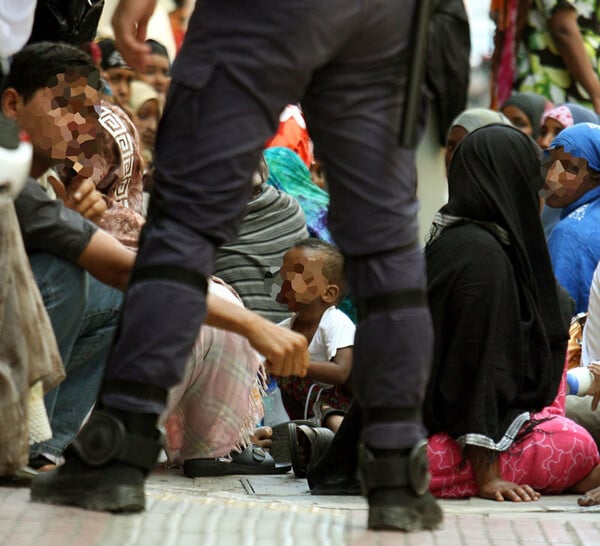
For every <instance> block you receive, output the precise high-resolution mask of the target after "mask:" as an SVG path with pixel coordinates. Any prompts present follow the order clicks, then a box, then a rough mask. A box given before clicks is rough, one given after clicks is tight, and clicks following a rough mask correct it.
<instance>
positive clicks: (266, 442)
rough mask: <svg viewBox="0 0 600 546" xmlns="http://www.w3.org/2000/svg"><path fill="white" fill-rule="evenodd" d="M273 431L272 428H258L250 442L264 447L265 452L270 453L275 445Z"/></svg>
mask: <svg viewBox="0 0 600 546" xmlns="http://www.w3.org/2000/svg"><path fill="white" fill-rule="evenodd" d="M272 436H273V429H272V428H271V427H258V428H255V429H254V432H253V433H252V435H251V436H250V441H251V442H252V443H253V444H254V445H257V446H258V447H262V448H263V449H264V450H265V451H269V450H270V449H271V446H272V445H273V440H272V439H271V438H272Z"/></svg>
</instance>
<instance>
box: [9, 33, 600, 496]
mask: <svg viewBox="0 0 600 546" xmlns="http://www.w3.org/2000/svg"><path fill="white" fill-rule="evenodd" d="M149 47H150V48H151V52H152V63H151V65H150V66H149V67H148V69H147V71H146V72H145V73H143V74H142V73H138V72H136V71H135V70H134V69H132V68H131V67H129V66H128V65H127V64H126V63H125V61H124V60H123V58H122V57H121V55H120V54H119V52H118V50H117V49H116V48H115V45H114V42H113V41H112V40H111V39H110V38H104V39H102V40H98V48H91V47H90V46H89V45H88V46H87V48H80V47H76V46H74V45H66V44H57V43H49V42H40V43H34V44H30V45H27V46H25V47H24V48H23V49H22V50H21V51H20V52H18V53H16V54H15V56H14V57H13V60H12V64H11V72H10V73H9V74H8V75H7V76H6V77H5V78H4V81H3V87H2V96H1V106H2V116H3V117H2V120H0V121H2V123H4V122H6V123H12V124H13V126H18V127H20V129H22V130H23V131H25V132H27V134H28V135H29V139H30V141H31V146H32V148H33V158H32V161H31V165H28V167H27V169H26V172H24V173H23V175H22V179H23V180H24V181H25V184H24V188H23V190H21V191H20V193H19V195H18V196H15V200H14V204H13V203H12V202H10V203H5V204H1V205H0V207H1V208H0V237H1V238H2V241H3V255H5V256H7V257H8V258H9V259H8V260H3V261H2V264H1V267H0V277H1V278H3V279H5V280H7V279H10V278H13V277H14V278H16V279H17V281H16V282H14V283H13V282H8V281H7V282H3V283H2V287H3V288H2V290H3V291H4V292H3V294H2V297H1V300H0V301H1V302H2V314H1V316H2V319H1V320H0V356H1V355H3V354H7V352H9V351H14V352H16V353H17V354H19V355H20V356H19V359H18V361H19V362H20V365H19V366H16V367H14V368H13V369H11V370H9V377H8V378H6V379H5V380H6V381H8V382H12V383H13V384H14V385H15V389H13V390H14V392H15V393H16V395H17V396H16V397H15V399H13V400H3V401H2V405H1V406H0V423H2V425H3V426H2V427H0V429H1V430H2V433H1V434H4V435H6V437H4V436H3V441H2V446H7V447H3V449H2V450H1V452H0V474H2V475H12V474H14V473H15V472H17V471H19V470H22V469H23V468H26V469H28V471H29V472H31V473H43V472H46V471H49V470H51V469H53V468H54V467H56V466H60V465H61V463H62V462H63V461H62V454H63V452H64V451H65V450H66V449H67V447H68V445H69V443H70V442H71V441H72V439H73V438H74V437H75V436H76V434H77V432H78V431H79V429H80V428H81V426H82V424H83V423H84V421H85V419H86V416H87V415H88V414H89V412H90V410H91V409H92V407H93V405H94V402H95V400H96V396H97V393H98V390H99V389H100V385H101V383H102V380H103V371H104V367H105V364H106V361H107V358H108V354H109V351H110V348H111V342H112V338H113V335H114V333H115V330H116V328H117V325H118V321H119V315H120V308H121V304H122V301H123V291H124V290H125V288H126V287H127V283H128V277H129V274H130V272H131V270H132V267H133V264H134V261H135V256H136V252H137V248H138V241H139V238H140V237H141V236H143V226H144V223H145V215H146V210H147V208H146V206H145V204H144V203H145V202H146V203H147V201H148V199H149V200H150V205H149V206H150V207H152V206H153V199H155V198H156V197H155V196H152V169H153V158H154V150H153V147H154V144H155V135H156V129H157V126H158V123H159V121H160V116H161V112H162V109H163V103H164V97H165V94H166V92H167V89H168V85H169V67H170V59H169V56H168V54H167V52H166V49H165V48H164V47H163V46H162V45H161V44H160V43H158V42H156V41H154V40H150V41H149ZM96 49H98V50H99V51H100V53H101V58H100V59H97V62H95V61H94V60H93V59H92V58H91V57H90V56H89V55H88V54H87V53H86V52H85V51H84V50H88V51H89V50H94V51H95V50H96ZM513 125H514V127H513ZM13 132H14V131H13ZM0 146H2V147H3V148H9V147H11V146H13V144H11V143H10V142H9V141H6V142H5V141H4V140H0ZM316 157H318V150H314V149H313V145H312V142H311V141H310V127H307V126H306V122H305V120H304V118H303V116H302V109H301V105H289V106H288V108H286V109H285V110H284V112H282V117H281V120H280V126H279V128H278V131H277V133H276V134H275V135H274V137H273V139H271V140H270V141H269V142H267V143H265V152H264V154H263V159H262V161H261V164H260V165H257V167H256V173H255V176H254V180H253V181H252V182H251V181H248V182H249V201H248V207H247V210H246V214H245V216H244V218H243V220H242V223H241V227H240V232H239V235H238V237H237V238H236V239H235V240H232V241H230V242H229V243H227V244H225V245H223V246H222V247H221V248H220V249H219V252H218V254H217V259H216V270H215V272H214V273H215V276H214V277H212V278H211V279H210V281H209V294H210V295H209V299H208V317H207V320H206V324H205V325H203V326H202V327H201V329H200V331H199V332H198V334H197V338H196V343H195V347H194V351H193V353H192V354H190V355H189V364H188V367H187V370H186V374H185V378H184V380H183V382H182V383H181V384H180V385H179V386H178V387H177V388H175V389H173V390H172V391H171V392H170V396H169V403H168V407H167V410H166V411H165V413H164V415H163V416H162V424H163V425H164V427H165V430H166V443H165V458H164V459H165V464H167V465H169V466H171V467H177V468H181V469H182V471H183V472H184V474H185V475H187V476H190V477H194V476H206V475H210V476H220V475H225V474H232V473H244V474H250V473H257V474H268V473H279V472H286V471H288V470H289V469H290V467H291V466H292V463H293V468H294V472H295V473H296V475H297V476H299V477H304V476H307V477H308V482H309V487H310V488H311V490H312V491H313V493H328V494H331V493H332V492H335V493H338V494H356V493H357V492H358V491H359V488H358V483H357V480H356V450H357V443H358V438H359V436H360V428H361V408H360V407H359V405H358V403H357V402H356V401H355V400H353V398H352V389H351V388H350V386H351V375H352V347H353V344H354V335H355V322H356V314H355V310H353V309H352V303H351V299H352V295H351V294H350V295H348V294H346V291H345V281H344V274H343V259H342V256H341V254H340V253H339V251H338V250H337V249H336V247H335V241H333V239H332V238H331V235H330V233H329V230H328V228H327V211H328V205H329V195H328V193H327V184H326V165H325V166H322V165H321V164H320V163H319V162H318V160H316V159H315V158H316ZM598 158H600V122H599V120H598V118H597V116H596V114H595V113H594V112H593V111H591V110H588V109H586V108H584V107H582V106H579V105H574V104H571V103H567V104H561V105H556V106H555V105H553V104H551V103H550V102H549V101H547V100H546V99H545V98H543V97H540V96H537V95H534V94H533V93H515V94H514V95H513V96H512V97H510V99H509V100H508V101H506V102H505V104H504V105H503V106H502V108H501V112H495V111H491V110H484V109H476V110H467V111H465V112H463V113H462V114H461V115H460V116H458V117H457V118H456V119H455V120H454V122H453V123H452V126H451V128H450V131H449V134H448V141H447V147H446V167H447V176H448V190H449V200H448V204H447V205H446V206H444V207H443V208H442V209H441V210H440V211H439V213H438V214H437V215H436V217H435V219H434V223H433V225H432V228H431V234H430V238H429V240H428V242H427V244H426V247H425V250H424V251H425V255H426V258H427V268H428V278H429V284H428V289H429V298H430V307H431V313H432V319H433V324H434V332H435V345H434V355H433V362H434V366H433V371H432V375H431V378H430V382H429V388H428V391H427V397H426V400H425V404H424V407H423V416H424V423H425V426H426V427H427V429H428V431H429V434H430V437H429V443H428V446H427V454H428V458H429V464H430V469H431V473H432V481H431V485H430V491H431V493H432V494H433V495H434V496H438V497H445V498H456V497H467V496H472V495H479V496H481V497H484V498H488V499H492V500H498V501H500V500H509V501H535V500H537V499H538V498H539V497H540V495H541V494H546V493H559V492H575V493H580V494H583V495H584V496H583V497H582V499H581V500H580V502H581V504H587V505H589V504H600V455H599V453H598V447H597V442H599V443H600V440H599V438H600V432H598V431H600V419H599V418H598V417H596V413H595V412H596V408H597V407H598V402H599V401H600V364H598V365H596V364H595V363H594V362H595V361H596V360H598V358H599V357H600V349H596V346H598V347H600V327H599V326H598V325H599V324H600V306H599V304H598V298H599V295H598V294H599V293H600V289H599V285H600V267H599V265H598V264H599V262H600V246H599V245H600V242H599V241H600V237H598V236H599V235H600V233H598V232H597V231H598V230H600V228H597V227H596V226H597V225H599V222H598V219H597V218H596V216H597V215H598V214H600V213H598V212H597V211H598V210H600V209H598V207H600V205H599V204H598V203H600V201H599V200H598V199H599V197H600V161H599V159H598ZM542 168H543V171H544V178H542V176H541V175H540V172H541V170H540V169H542ZM317 178H318V183H316V179H317ZM250 187H251V188H252V189H250ZM144 194H145V195H144ZM548 211H550V212H548ZM490 264H493V266H490ZM8 286H11V287H14V286H16V287H17V290H16V291H14V293H13V292H11V291H10V290H9V291H7V289H6V287H8ZM344 297H347V299H346V300H344ZM344 301H345V302H346V304H344V303H343V302H344ZM340 309H341V310H340ZM342 311H344V312H342ZM578 313H588V319H587V322H586V327H585V329H584V334H583V337H584V342H583V350H582V353H581V361H580V362H579V364H580V367H589V371H590V381H589V385H588V386H587V388H586V389H584V391H585V392H579V393H578V394H569V392H568V386H569V385H570V383H569V382H568V381H567V375H568V371H567V366H566V363H567V351H566V347H567V337H568V332H569V325H570V323H571V320H572V319H573V317H575V316H576V315H577V314H578ZM15 316H16V317H17V319H18V320H17V319H15V318H13V317H15ZM32 327H35V329H36V332H37V335H35V336H31V338H30V337H29V333H30V332H31V328H32ZM17 332H23V335H22V336H21V335H17ZM296 334H301V335H302V336H304V337H305V338H306V340H307V345H308V350H309V354H310V364H309V368H308V374H307V376H306V377H288V378H281V379H278V378H275V380H276V381H278V385H279V390H280V391H281V393H282V404H283V410H284V412H285V414H286V415H287V416H288V417H289V419H287V420H286V422H284V423H283V427H280V428H279V429H278V430H277V431H274V430H272V429H271V428H269V427H260V425H261V423H262V422H264V421H266V420H267V419H266V418H267V417H268V416H267V415H265V411H269V410H272V408H268V409H267V410H266V409H265V408H266V406H265V405H264V404H263V401H264V400H265V399H266V396H265V389H266V388H267V385H268V384H270V383H271V381H272V380H273V378H269V377H267V373H266V370H265V367H264V364H263V363H264V361H265V360H268V358H269V354H270V353H272V352H275V351H277V350H278V347H279V346H280V344H283V343H286V340H288V339H290V337H289V336H294V335H296ZM23 340H25V345H24V344H23ZM490 378H493V379H492V380H490ZM40 389H41V390H40ZM41 391H43V392H44V393H45V397H44V411H42V413H44V414H45V417H46V418H47V420H48V425H49V429H50V431H51V434H46V435H45V436H44V435H37V436H36V435H33V436H32V435H31V429H32V428H33V427H32V425H31V420H29V421H27V416H28V413H32V412H33V411H34V404H33V403H30V402H28V401H29V400H34V398H35V396H33V395H32V394H31V393H33V392H38V393H39V392H41ZM38 398H39V396H38ZM28 405H30V406H31V409H30V410H29V409H28ZM38 409H39V408H38ZM281 431H283V433H280V432H281ZM9 433H10V435H9ZM28 434H29V440H30V438H33V439H34V440H35V441H28ZM284 444H285V445H284ZM270 450H272V452H273V456H271V455H270V454H269V451H270ZM276 454H277V455H276Z"/></svg>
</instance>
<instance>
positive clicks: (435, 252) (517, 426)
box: [307, 125, 600, 502]
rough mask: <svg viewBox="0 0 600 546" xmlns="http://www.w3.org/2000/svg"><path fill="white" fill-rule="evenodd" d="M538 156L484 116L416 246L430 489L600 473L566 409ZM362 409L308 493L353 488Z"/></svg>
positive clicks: (516, 134) (560, 313)
mask: <svg viewBox="0 0 600 546" xmlns="http://www.w3.org/2000/svg"><path fill="white" fill-rule="evenodd" d="M538 154H540V150H539V148H538V147H537V145H536V144H535V142H534V141H533V140H532V139H531V138H530V137H528V136H526V135H524V134H523V133H522V132H520V131H519V130H517V129H515V128H513V127H510V126H507V125H489V126H486V127H483V128H481V129H477V130H476V131H474V132H472V133H471V134H469V135H467V136H466V137H465V139H464V140H463V141H462V142H461V143H460V144H459V145H458V147H457V148H456V151H455V152H454V155H453V157H452V161H451V163H450V169H449V173H448V185H449V201H448V204H447V205H446V206H445V207H443V208H442V209H441V210H440V212H439V213H438V214H437V215H436V218H435V220H434V226H433V229H432V235H431V238H430V241H429V243H428V245H427V247H426V251H425V252H426V257H427V274H428V292H429V303H430V307H431V315H432V320H433V325H434V333H435V345H434V361H433V366H432V372H431V377H430V382H429V385H428V390H427V394H426V399H425V403H424V407H423V418H424V423H425V425H426V427H427V428H428V430H429V434H430V436H429V445H428V450H427V456H428V460H429V465H430V471H431V483H430V486H429V489H430V491H431V492H432V493H433V494H434V495H435V496H437V497H444V498H452V497H454V498H455V497H468V496H472V495H479V496H482V497H485V498H490V499H495V500H499V501H501V500H511V501H532V500H537V499H538V498H539V497H540V493H539V491H541V492H546V493H559V492H563V491H566V490H571V491H574V492H585V491H588V490H589V489H591V488H592V487H597V486H598V485H600V466H598V464H599V463H600V456H599V454H598V449H597V447H596V444H595V442H594V441H593V440H592V438H591V436H590V435H589V433H588V432H587V431H586V430H585V429H583V428H582V427H580V426H579V425H577V424H575V423H574V422H573V421H571V420H570V419H567V418H566V417H565V416H564V402H565V385H564V377H563V376H564V369H565V356H566V342H567V329H568V322H569V318H570V314H571V308H570V305H569V302H568V301H566V302H565V299H564V297H561V296H560V295H559V287H558V286H557V284H556V280H555V278H554V274H553V272H552V266H551V263H550V258H549V255H548V250H547V248H546V242H545V239H544V234H543V230H542V226H541V222H540V218H539V205H540V203H539V198H538V191H539V190H540V189H541V188H542V184H543V180H542V177H541V173H540V157H539V155H538ZM563 293H564V292H563ZM563 302H564V303H565V304H566V305H564V304H563ZM361 419H362V417H361V409H360V407H358V406H357V405H356V404H355V403H354V404H353V405H352V406H351V408H350V411H349V412H348V414H347V415H346V417H345V419H344V422H343V424H342V426H341V428H340V429H339V431H338V433H337V434H336V436H335V438H334V439H333V442H332V444H331V445H330V447H329V449H328V450H327V451H326V452H325V454H324V455H323V456H322V457H321V458H320V459H319V458H318V457H317V456H315V457H314V459H315V462H317V464H315V465H314V466H312V467H311V468H309V471H308V475H307V477H308V482H309V486H310V487H311V490H312V492H313V493H315V492H316V493H322V494H333V493H335V494H341V493H345V492H353V491H354V492H355V491H356V481H355V479H354V471H355V469H356V460H355V457H354V455H353V454H354V450H355V446H356V443H357V442H358V441H359V438H360V423H361ZM315 455H317V454H315ZM599 496H600V495H599ZM592 501H593V499H592ZM592 501H590V502H592Z"/></svg>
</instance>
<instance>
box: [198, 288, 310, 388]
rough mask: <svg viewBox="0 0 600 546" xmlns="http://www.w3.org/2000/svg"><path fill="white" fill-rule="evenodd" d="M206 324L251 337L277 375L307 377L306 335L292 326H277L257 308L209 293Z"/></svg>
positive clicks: (267, 364)
mask: <svg viewBox="0 0 600 546" xmlns="http://www.w3.org/2000/svg"><path fill="white" fill-rule="evenodd" d="M206 307H207V316H206V321H205V322H206V324H208V325H209V326H214V327H215V328H221V329H222V330H228V331H230V332H234V333H236V334H239V335H241V336H243V337H245V338H247V339H248V341H249V342H250V345H252V347H254V349H256V350H257V351H258V352H259V353H260V354H261V355H263V356H264V357H265V359H266V367H267V370H268V371H269V373H271V374H273V375H282V376H289V375H297V376H299V377H304V376H305V375H306V370H307V368H308V346H307V342H306V338H305V337H304V336H303V335H301V334H298V333H296V332H292V331H291V330H290V329H288V328H282V327H281V326H277V325H276V324H274V323H272V322H271V321H269V320H267V319H265V318H263V317H261V316H260V315H257V314H256V313H254V312H253V311H250V310H249V309H246V308H245V307H241V306H239V305H237V304H235V303H232V302H230V301H227V300H225V299H223V298H220V297H219V296H215V295H214V294H209V295H208V298H207V301H206Z"/></svg>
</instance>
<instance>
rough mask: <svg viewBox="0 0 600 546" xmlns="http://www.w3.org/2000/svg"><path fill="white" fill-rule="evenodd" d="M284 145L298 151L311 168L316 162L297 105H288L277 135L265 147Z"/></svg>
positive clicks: (280, 121)
mask: <svg viewBox="0 0 600 546" xmlns="http://www.w3.org/2000/svg"><path fill="white" fill-rule="evenodd" d="M275 146H282V147H284V148H289V149H290V150H292V151H294V152H296V153H297V154H298V155H299V156H300V159H302V161H303V162H304V164H305V165H306V166H307V167H308V168H309V169H310V166H311V165H312V164H313V163H314V157H313V153H312V146H311V142H310V137H309V135H308V130H307V129H306V123H304V118H303V116H302V112H301V111H300V109H299V108H298V107H297V106H288V107H286V109H285V110H284V111H283V113H282V115H281V118H280V120H279V128H278V129H277V132H276V133H275V136H274V137H273V138H271V139H270V140H268V141H267V143H266V144H265V148H274V147H275Z"/></svg>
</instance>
